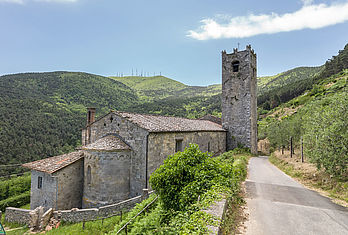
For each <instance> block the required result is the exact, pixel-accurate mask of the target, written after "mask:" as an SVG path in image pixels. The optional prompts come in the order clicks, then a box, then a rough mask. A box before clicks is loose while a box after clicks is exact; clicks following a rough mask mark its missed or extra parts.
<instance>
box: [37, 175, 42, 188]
mask: <svg viewBox="0 0 348 235" xmlns="http://www.w3.org/2000/svg"><path fill="white" fill-rule="evenodd" d="M37 188H38V189H40V188H42V177H41V176H38V177H37Z"/></svg>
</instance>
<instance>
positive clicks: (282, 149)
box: [282, 145, 284, 155]
mask: <svg viewBox="0 0 348 235" xmlns="http://www.w3.org/2000/svg"><path fill="white" fill-rule="evenodd" d="M282 155H284V145H282Z"/></svg>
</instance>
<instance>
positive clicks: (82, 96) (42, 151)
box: [0, 72, 138, 176]
mask: <svg viewBox="0 0 348 235" xmlns="http://www.w3.org/2000/svg"><path fill="white" fill-rule="evenodd" d="M0 94H1V96H0V139H1V141H0V165H3V164H6V165H8V164H14V163H24V162H28V161H33V160H37V159H41V158H45V157H50V156H54V155H58V154H62V153H65V152H69V151H72V150H73V149H74V148H75V147H76V146H77V145H79V144H80V136H81V132H80V131H81V128H82V127H83V126H84V124H85V115H86V107H90V106H92V107H96V108H97V110H98V113H99V114H101V113H105V112H107V111H108V110H110V109H114V108H117V109H118V110H127V108H128V107H129V106H131V105H133V104H134V103H137V102H138V97H137V96H136V94H134V92H133V91H132V90H131V89H130V88H129V87H127V86H125V85H124V84H122V83H120V82H117V81H114V80H112V79H109V78H106V77H102V76H97V75H92V74H87V73H72V72H51V73H24V74H13V75H5V76H1V77H0ZM19 170H20V169H18V168H11V169H10V168H8V167H7V168H3V167H2V168H0V176H1V175H6V174H9V173H18V171H19Z"/></svg>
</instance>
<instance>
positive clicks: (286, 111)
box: [258, 69, 348, 181]
mask: <svg viewBox="0 0 348 235" xmlns="http://www.w3.org/2000/svg"><path fill="white" fill-rule="evenodd" d="M347 114H348V69H346V70H343V71H341V72H340V73H338V74H335V75H332V76H330V77H328V78H325V79H322V80H320V81H318V82H317V84H315V85H314V87H313V88H312V89H311V90H309V91H307V92H306V93H304V94H302V95H301V96H298V97H296V98H294V99H292V100H290V101H289V102H287V103H283V104H281V105H280V106H279V107H277V108H275V109H273V110H271V111H270V112H269V113H267V114H266V115H264V116H263V118H262V120H261V121H259V124H258V126H259V133H258V134H259V139H264V138H266V137H267V138H268V140H269V141H270V143H271V145H272V147H273V148H277V147H282V146H288V145H289V140H290V137H292V138H293V141H294V143H295V146H299V143H300V139H301V137H303V140H304V145H305V152H306V156H307V157H308V158H309V159H310V160H311V161H312V162H313V163H315V164H316V165H317V167H318V169H320V168H324V169H325V171H327V172H328V173H329V174H331V175H333V176H335V177H337V178H339V179H341V180H343V181H345V180H347V179H348V146H347V143H348V129H347V128H348V119H347Z"/></svg>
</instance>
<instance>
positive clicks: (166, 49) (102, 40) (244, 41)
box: [0, 0, 348, 85]
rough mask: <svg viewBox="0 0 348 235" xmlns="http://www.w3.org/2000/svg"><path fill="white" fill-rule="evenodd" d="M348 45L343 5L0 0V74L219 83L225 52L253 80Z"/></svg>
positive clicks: (347, 6)
mask: <svg viewBox="0 0 348 235" xmlns="http://www.w3.org/2000/svg"><path fill="white" fill-rule="evenodd" d="M347 43H348V0H337V1H331V0H314V1H313V0H286V1H284V0H283V1H280V0H175V1H174V0H0V75H4V74H13V73H22V72H48V71H82V72H88V73H93V74H98V75H103V76H117V75H124V76H125V75H132V71H133V75H140V74H143V75H148V76H153V75H154V74H155V75H159V74H161V75H164V76H167V77H170V78H172V79H175V80H177V81H180V82H183V83H185V84H188V85H210V84H217V83H221V51H222V50H226V51H227V53H231V52H232V51H233V48H239V50H244V49H245V46H246V45H248V44H251V46H252V48H253V49H254V50H255V52H256V54H257V63H258V66H257V67H258V76H267V75H275V74H277V73H280V72H284V71H286V70H289V69H292V68H295V67H299V66H319V65H322V64H324V63H325V61H326V60H328V59H330V58H331V57H332V56H333V55H337V53H338V51H339V50H341V49H343V47H344V46H345V45H346V44H347Z"/></svg>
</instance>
